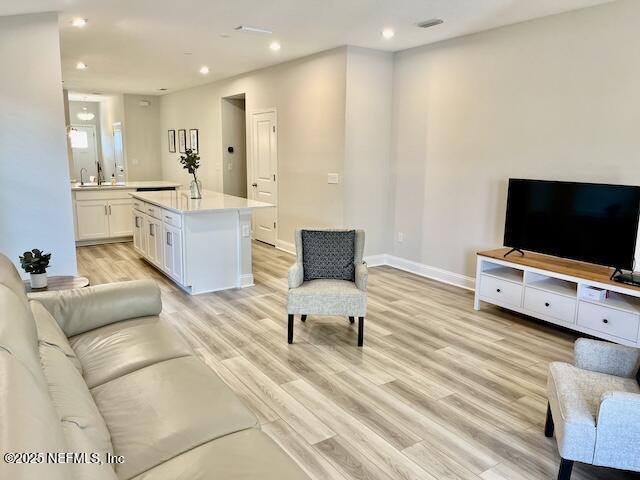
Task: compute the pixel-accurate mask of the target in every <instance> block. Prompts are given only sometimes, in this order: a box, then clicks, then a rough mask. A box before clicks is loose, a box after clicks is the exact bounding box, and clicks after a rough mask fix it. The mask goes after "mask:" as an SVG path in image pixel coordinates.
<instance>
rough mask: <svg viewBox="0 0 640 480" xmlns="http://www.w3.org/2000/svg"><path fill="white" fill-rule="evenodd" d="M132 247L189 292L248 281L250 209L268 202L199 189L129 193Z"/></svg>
mask: <svg viewBox="0 0 640 480" xmlns="http://www.w3.org/2000/svg"><path fill="white" fill-rule="evenodd" d="M130 195H131V197H133V222H132V224H133V226H134V232H133V246H134V248H135V250H136V251H137V252H138V253H139V254H140V255H141V256H143V257H144V258H145V259H146V260H147V261H148V262H149V263H151V264H153V265H154V266H155V267H156V268H158V269H159V270H161V271H162V272H163V273H164V274H165V275H167V276H168V277H169V278H171V279H172V280H174V281H175V282H176V283H177V284H178V285H179V286H180V287H181V288H182V289H184V290H185V291H187V292H188V293H190V294H197V293H206V292H215V291H218V290H226V289H229V288H242V287H248V286H251V285H253V271H252V265H251V212H252V210H254V209H256V208H273V205H270V204H267V203H263V202H256V201H254V200H247V199H246V198H240V197H234V196H231V195H225V194H223V193H220V192H212V191H208V190H203V192H202V198H201V199H197V200H194V199H191V198H190V194H189V192H188V191H185V190H175V191H162V192H132V193H130Z"/></svg>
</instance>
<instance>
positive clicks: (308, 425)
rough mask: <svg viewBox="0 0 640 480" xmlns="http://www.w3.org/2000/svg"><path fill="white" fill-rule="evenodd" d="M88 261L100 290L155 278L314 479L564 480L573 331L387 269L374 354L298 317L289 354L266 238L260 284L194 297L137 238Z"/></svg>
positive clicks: (82, 265)
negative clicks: (555, 394) (560, 407)
mask: <svg viewBox="0 0 640 480" xmlns="http://www.w3.org/2000/svg"><path fill="white" fill-rule="evenodd" d="M78 257H79V269H80V273H81V274H82V275H86V276H87V277H89V279H90V280H91V283H92V284H94V285H95V284H100V283H108V282H115V281H120V280H131V279H139V278H153V279H155V280H156V281H157V283H158V284H159V286H160V288H161V289H162V299H163V304H164V310H163V313H162V318H163V320H164V321H166V322H168V323H170V324H171V325H173V326H174V327H175V328H176V329H177V330H178V331H179V332H181V333H182V334H183V335H184V337H185V338H186V339H187V340H188V341H189V342H190V343H191V344H192V345H193V347H194V349H195V350H196V351H197V352H198V354H200V355H201V356H202V358H203V359H204V360H205V362H206V363H207V364H208V365H209V366H210V367H211V368H212V369H213V370H215V371H216V372H217V373H218V375H220V377H222V378H223V379H224V380H225V381H226V382H227V383H228V384H229V386H230V387H231V388H232V389H233V390H235V391H236V392H237V394H238V395H239V396H240V397H242V398H243V399H244V401H245V402H246V403H247V404H248V405H249V406H250V408H252V409H253V411H254V412H255V413H256V415H257V416H258V417H259V419H260V422H261V424H262V429H263V430H264V431H265V432H266V433H267V434H269V435H270V436H271V437H273V439H274V440H275V441H276V442H278V443H279V444H280V445H281V446H282V447H283V448H284V450H286V451H287V452H288V453H289V454H290V455H291V456H292V457H293V458H294V459H295V460H296V461H297V462H298V463H299V464H300V465H301V466H302V467H303V468H304V469H305V470H306V471H307V472H308V474H309V475H310V476H311V477H312V478H314V479H319V480H320V479H322V480H324V479H427V480H429V479H447V480H480V479H483V480H503V479H504V480H522V479H536V480H540V479H555V478H556V474H557V466H558V461H559V458H558V454H557V450H556V446H555V441H554V440H552V439H547V438H545V436H544V434H543V432H542V430H543V423H544V419H545V409H546V403H547V402H546V398H545V384H546V375H547V374H546V371H547V364H548V363H549V362H550V361H555V360H560V361H568V362H570V361H571V359H572V355H571V351H572V343H573V341H574V339H575V337H574V335H573V334H571V333H568V332H566V331H562V330H558V329H555V328H553V327H550V326H547V325H545V324H542V323H538V322H536V321H534V320H531V319H526V318H525V317H520V316H515V315H513V314H511V313H508V312H506V311H502V310H500V309H498V308H495V307H490V306H486V307H485V308H484V309H483V310H482V311H481V312H476V311H474V310H473V306H472V304H473V299H472V294H471V293H470V292H467V291H465V290H461V289H458V288H455V287H450V286H447V285H444V284H440V283H438V282H435V281H431V280H427V279H424V278H421V277H418V276H415V275H411V274H408V273H404V272H401V271H399V270H394V269H392V268H389V267H378V268H371V269H370V275H369V304H368V305H369V306H368V312H369V314H368V317H367V320H366V322H365V346H364V348H363V349H359V348H357V347H356V333H357V328H354V327H353V326H350V325H349V323H348V321H347V320H346V319H344V318H339V317H325V318H321V317H313V316H310V317H309V318H308V320H307V322H306V324H303V323H301V322H300V320H299V319H298V318H296V324H295V339H294V342H295V343H294V344H293V345H291V346H289V345H287V341H286V314H285V301H286V288H287V281H286V272H287V268H288V267H289V265H290V264H291V263H292V259H293V257H292V256H290V255H288V254H286V253H283V252H280V251H278V250H275V249H273V248H271V247H268V246H265V245H263V244H259V243H256V244H254V274H255V279H256V286H255V287H251V288H247V289H243V290H230V291H226V292H222V293H215V294H205V295H198V296H193V297H191V296H188V295H185V294H184V293H182V291H181V290H179V289H178V288H177V287H176V286H175V285H174V284H172V283H171V282H170V281H168V280H167V279H166V278H165V277H164V276H163V275H161V274H160V273H158V272H157V271H156V270H155V269H154V268H152V267H150V266H149V265H148V264H147V263H146V262H144V261H142V260H141V259H139V258H138V256H137V255H136V254H135V253H134V251H133V248H132V245H131V244H130V243H119V244H111V245H101V246H91V247H80V248H78ZM574 472H575V473H574V477H573V478H575V479H576V480H579V479H583V480H584V479H601V480H604V479H610V480H614V479H615V480H617V479H630V478H638V477H636V476H634V475H633V474H629V473H620V472H616V471H613V470H607V469H602V468H594V467H590V466H583V465H577V464H576V468H575V470H574Z"/></svg>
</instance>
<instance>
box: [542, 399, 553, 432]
mask: <svg viewBox="0 0 640 480" xmlns="http://www.w3.org/2000/svg"><path fill="white" fill-rule="evenodd" d="M554 428H555V427H554V424H553V415H551V405H549V404H548V403H547V422H546V423H545V424H544V436H545V437H549V438H551V437H553V430H554Z"/></svg>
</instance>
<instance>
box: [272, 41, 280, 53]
mask: <svg viewBox="0 0 640 480" xmlns="http://www.w3.org/2000/svg"><path fill="white" fill-rule="evenodd" d="M269 48H270V49H271V50H273V51H274V52H277V51H278V50H280V48H281V46H280V44H279V43H278V42H271V44H270V45H269Z"/></svg>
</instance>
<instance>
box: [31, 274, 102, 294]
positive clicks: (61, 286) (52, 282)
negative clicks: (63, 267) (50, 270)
mask: <svg viewBox="0 0 640 480" xmlns="http://www.w3.org/2000/svg"><path fill="white" fill-rule="evenodd" d="M87 285H89V279H88V278H87V277H76V276H68V277H63V276H59V277H55V276H54V277H49V278H48V279H47V286H46V287H44V288H31V283H30V282H29V280H25V281H24V286H25V288H26V289H27V292H52V291H54V290H69V289H71V288H83V287H86V286H87Z"/></svg>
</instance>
